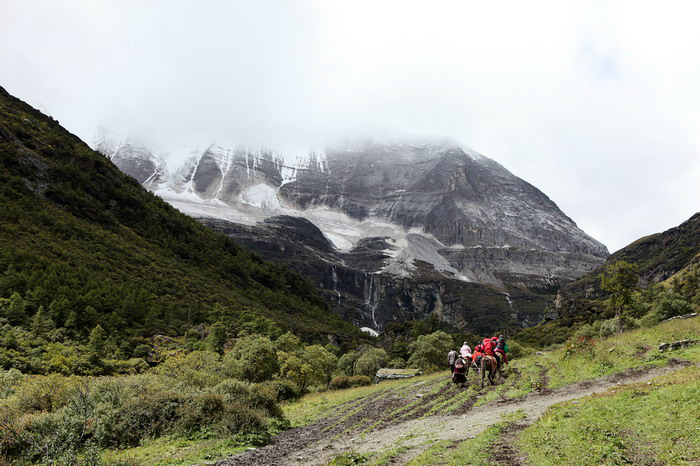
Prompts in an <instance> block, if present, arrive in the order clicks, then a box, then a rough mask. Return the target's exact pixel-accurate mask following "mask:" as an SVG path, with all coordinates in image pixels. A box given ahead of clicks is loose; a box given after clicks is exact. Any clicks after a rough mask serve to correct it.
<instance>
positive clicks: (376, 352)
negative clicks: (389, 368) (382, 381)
mask: <svg viewBox="0 0 700 466" xmlns="http://www.w3.org/2000/svg"><path fill="white" fill-rule="evenodd" d="M388 359H389V357H388V356H387V354H386V351H384V350H383V349H380V348H369V349H368V350H367V351H365V352H364V353H362V356H360V357H359V359H358V360H357V362H355V374H354V375H365V376H368V377H374V376H375V375H376V374H377V371H378V370H379V369H381V368H382V367H384V366H385V365H386V363H387V361H388Z"/></svg>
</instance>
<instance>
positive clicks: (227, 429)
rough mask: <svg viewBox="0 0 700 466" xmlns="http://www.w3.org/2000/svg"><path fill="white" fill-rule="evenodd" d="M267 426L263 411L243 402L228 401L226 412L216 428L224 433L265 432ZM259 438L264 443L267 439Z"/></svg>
mask: <svg viewBox="0 0 700 466" xmlns="http://www.w3.org/2000/svg"><path fill="white" fill-rule="evenodd" d="M265 426H266V423H265V415H264V414H263V413H262V412H261V411H259V410H257V409H254V408H251V407H250V406H247V405H245V404H242V403H228V404H227V405H226V413H225V414H224V416H223V417H222V418H221V420H220V421H219V422H218V423H217V424H216V426H215V429H216V430H217V431H218V432H219V433H221V434H223V435H241V434H251V433H258V434H263V433H264V431H265ZM259 440H260V442H261V443H262V442H265V441H266V440H267V439H266V438H260V439H259Z"/></svg>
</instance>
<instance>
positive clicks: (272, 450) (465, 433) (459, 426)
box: [217, 365, 679, 465]
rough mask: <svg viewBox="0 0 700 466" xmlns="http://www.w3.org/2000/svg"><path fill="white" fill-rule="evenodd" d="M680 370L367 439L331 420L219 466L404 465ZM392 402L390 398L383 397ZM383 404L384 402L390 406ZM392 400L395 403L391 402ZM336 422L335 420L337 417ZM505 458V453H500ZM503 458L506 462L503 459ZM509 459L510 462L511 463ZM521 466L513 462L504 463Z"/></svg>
mask: <svg viewBox="0 0 700 466" xmlns="http://www.w3.org/2000/svg"><path fill="white" fill-rule="evenodd" d="M678 368H679V367H678V365H669V366H665V367H660V368H649V367H639V368H634V369H631V370H628V371H626V372H622V373H619V374H614V375H611V376H606V377H601V378H599V379H594V380H587V381H583V382H577V383H574V384H571V385H567V386H565V387H561V388H557V389H553V390H550V389H545V390H542V391H539V392H534V393H530V394H529V395H527V396H525V397H523V398H519V399H515V400H507V401H497V402H494V403H490V404H487V405H482V406H478V407H471V404H473V400H472V402H471V403H469V405H470V406H469V409H468V411H466V412H463V411H461V410H458V411H457V413H459V414H451V415H450V414H448V415H434V416H429V417H422V418H421V417H419V418H415V419H410V420H406V421H404V422H400V423H397V424H392V425H389V426H387V427H384V428H380V429H378V430H376V431H373V432H371V433H369V434H366V435H362V433H361V432H350V434H348V435H346V436H341V437H340V438H336V439H334V437H335V436H336V435H337V434H339V433H340V432H343V429H342V428H340V429H335V428H333V429H330V430H329V431H326V432H323V429H324V428H326V427H328V426H330V425H333V422H337V421H334V420H333V419H324V420H322V421H319V422H317V423H316V424H312V425H310V426H305V427H300V428H296V429H291V430H289V431H287V432H284V433H283V434H281V435H279V436H278V437H277V438H276V439H275V441H274V443H272V444H271V445H269V446H267V447H264V448H260V449H256V450H252V451H250V452H247V453H244V454H241V455H238V456H234V457H231V458H228V459H226V460H224V461H222V462H220V463H217V464H221V465H237V464H246V465H251V464H266V465H282V464H284V465H309V464H312V465H323V464H326V463H327V462H328V461H329V460H330V459H331V458H333V457H334V456H336V455H338V454H340V453H342V452H344V451H349V450H354V451H357V452H360V453H368V452H376V451H384V450H386V449H390V448H394V447H396V446H397V445H401V446H402V447H403V448H404V449H407V450H406V451H404V452H403V453H402V454H401V462H402V463H405V462H407V461H409V460H410V459H411V458H413V457H415V455H416V454H418V453H420V452H421V451H423V450H424V449H425V447H426V444H427V443H431V442H432V441H435V440H442V439H445V440H459V439H465V438H468V437H470V436H474V435H478V434H479V433H481V432H483V431H484V430H485V429H486V428H487V427H489V426H490V425H492V424H495V423H496V422H499V421H500V420H501V418H502V417H503V416H504V415H507V414H509V413H513V412H515V411H520V410H522V411H523V412H524V413H525V418H524V419H523V420H521V421H519V423H518V424H519V425H523V426H525V425H527V424H530V423H532V422H534V421H535V420H537V418H539V417H540V416H541V415H542V414H543V413H544V412H545V411H546V410H547V409H548V408H549V407H550V406H552V405H554V404H556V403H560V402H563V401H567V400H572V399H575V398H581V397H584V396H588V395H591V394H593V393H596V392H601V391H605V390H607V389H609V388H611V387H614V386H616V385H624V384H629V383H634V382H643V381H647V380H650V379H652V378H654V377H657V376H659V375H663V374H667V373H669V372H672V371H674V370H676V369H678ZM387 398H388V399H389V400H391V397H387ZM389 400H387V401H389ZM394 401H395V400H394ZM368 404H369V405H371V406H369V408H370V411H372V412H375V413H377V411H379V412H378V413H377V414H379V415H381V414H382V412H384V413H386V412H387V411H385V410H384V406H382V405H381V403H379V402H378V401H377V400H368ZM335 419H336V420H337V417H336V418H335ZM504 453H505V454H508V452H507V451H506V452H504ZM503 459H505V458H503ZM509 459H511V458H509ZM508 463H510V464H519V462H518V461H517V460H515V461H511V462H506V464H508Z"/></svg>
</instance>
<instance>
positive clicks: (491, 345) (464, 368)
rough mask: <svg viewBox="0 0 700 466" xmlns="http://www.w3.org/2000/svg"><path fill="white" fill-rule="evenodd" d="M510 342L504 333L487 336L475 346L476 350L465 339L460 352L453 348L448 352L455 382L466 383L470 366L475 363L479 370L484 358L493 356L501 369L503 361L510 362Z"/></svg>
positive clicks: (448, 362) (498, 368) (448, 359)
mask: <svg viewBox="0 0 700 466" xmlns="http://www.w3.org/2000/svg"><path fill="white" fill-rule="evenodd" d="M507 352H508V344H507V343H506V339H505V338H504V337H503V335H499V336H497V337H496V336H494V337H487V338H484V340H483V341H481V342H479V343H477V345H476V346H474V351H473V352H472V349H471V348H470V347H469V345H468V344H467V342H466V341H465V342H464V344H463V345H462V347H461V348H460V349H459V352H457V350H455V349H454V348H452V349H451V350H450V352H449V353H447V364H448V365H449V366H450V373H451V374H452V380H453V381H454V382H455V383H459V384H464V383H465V382H466V373H467V372H468V370H469V366H470V365H473V366H474V368H475V370H476V371H477V372H478V371H479V366H480V364H481V360H482V358H484V357H485V356H486V357H491V358H494V359H495V361H496V368H497V370H498V371H500V370H501V363H503V364H508V355H507V354H506V353H507Z"/></svg>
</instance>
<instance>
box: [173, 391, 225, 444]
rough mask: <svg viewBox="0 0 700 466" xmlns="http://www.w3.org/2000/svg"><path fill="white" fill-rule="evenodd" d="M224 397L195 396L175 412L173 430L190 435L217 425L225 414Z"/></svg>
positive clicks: (211, 395) (213, 395)
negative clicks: (203, 428) (176, 418)
mask: <svg viewBox="0 0 700 466" xmlns="http://www.w3.org/2000/svg"><path fill="white" fill-rule="evenodd" d="M224 406H225V402H224V397H223V396H222V395H220V394H216V393H205V394H203V395H196V396H194V397H192V398H190V399H189V400H187V401H186V402H185V403H183V404H182V405H181V406H180V407H179V408H178V410H177V416H178V418H179V419H178V420H177V422H176V423H175V425H174V426H173V429H174V430H175V431H176V432H179V433H185V434H192V433H194V432H197V431H199V430H201V429H202V427H205V426H212V425H215V424H217V423H218V422H219V421H220V420H221V418H222V417H223V415H224V412H225V407H224Z"/></svg>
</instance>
